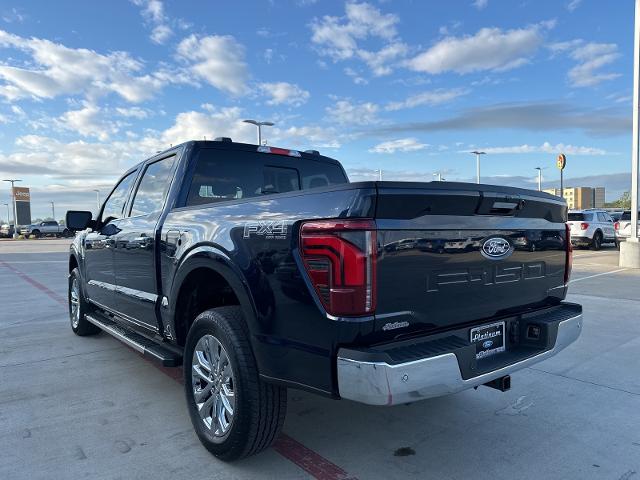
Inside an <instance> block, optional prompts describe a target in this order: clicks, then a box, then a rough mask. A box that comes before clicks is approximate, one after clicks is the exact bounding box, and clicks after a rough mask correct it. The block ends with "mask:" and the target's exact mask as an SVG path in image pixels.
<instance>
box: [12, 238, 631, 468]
mask: <svg viewBox="0 0 640 480" xmlns="http://www.w3.org/2000/svg"><path fill="white" fill-rule="evenodd" d="M68 244H69V240H38V241H0V292H2V294H1V296H0V298H1V299H2V302H1V304H0V338H1V339H2V340H1V341H0V445H2V448H0V478H3V479H18V478H29V479H36V478H47V479H52V478H80V477H90V478H154V479H163V478H172V479H173V478H188V477H189V476H191V475H194V476H197V477H198V478H213V479H217V478H220V479H223V478H224V479H228V478H238V479H241V478H278V479H297V478H317V479H322V480H334V479H336V480H338V479H342V480H344V479H347V478H351V479H353V478H358V479H370V478H371V479H377V478H380V479H393V478H402V479H405V478H416V479H418V478H419V479H425V478H434V479H470V478H474V479H475V478H493V479H503V478H504V479H514V478H518V479H541V478H545V479H551V478H554V479H555V478H557V479H567V478H580V479H585V478H594V479H602V478H607V479H621V480H626V479H630V478H640V413H639V412H640V313H639V312H640V272H638V271H633V270H626V269H620V268H619V267H618V252H617V251H616V250H615V249H613V248H605V249H603V250H601V251H599V252H593V251H589V250H576V251H575V255H574V259H575V260H574V267H573V276H572V283H571V288H570V295H569V298H568V300H571V301H575V302H578V303H581V304H582V305H583V306H584V331H583V335H582V337H581V338H580V339H579V340H578V341H577V342H576V343H574V344H573V345H571V346H570V347H569V348H568V349H567V350H565V351H564V352H562V353H560V354H559V355H558V356H556V357H554V358H551V359H549V360H547V361H544V362H543V363H540V364H537V365H536V366H534V367H533V368H528V369H526V370H523V371H521V372H519V373H516V374H515V375H513V378H512V389H511V390H510V391H509V392H506V393H501V392H498V391H497V390H492V389H489V388H484V387H481V388H479V389H478V390H468V391H465V392H461V393H459V394H456V395H453V396H449V397H444V398H436V399H431V400H426V401H423V402H419V403H415V404H411V405H406V406H398V407H393V408H380V407H370V406H364V405H359V404H356V403H351V402H348V401H333V400H328V399H324V398H320V397H316V396H314V395H311V394H308V393H303V392H298V391H293V390H291V391H289V412H288V416H287V420H286V423H285V426H284V434H283V435H282V437H281V438H280V439H279V440H278V441H277V443H276V445H275V447H273V448H271V449H269V450H268V451H266V452H264V453H262V454H260V455H258V456H255V457H252V458H249V459H248V460H245V461H242V462H238V463H235V464H225V463H222V462H220V461H218V460H216V459H215V458H214V457H212V456H211V455H210V454H209V453H208V452H207V451H206V450H205V449H204V448H203V447H202V446H201V445H200V443H199V441H198V439H197V437H196V435H195V433H194V432H193V429H192V427H191V423H190V421H189V417H188V414H187V410H186V408H185V405H184V398H183V389H182V385H181V383H180V369H160V368H158V367H157V366H156V365H155V364H153V363H150V362H148V361H146V360H144V359H142V358H141V357H140V356H139V355H138V354H137V353H135V352H134V351H132V350H131V349H129V348H127V347H126V346H124V345H123V344H121V343H120V342H118V341H117V340H115V339H113V338H111V337H110V336H109V335H106V334H101V335H98V336H96V337H85V338H80V337H76V336H75V335H73V333H72V332H71V329H70V328H69V322H68V317H67V305H66V292H67V251H68Z"/></svg>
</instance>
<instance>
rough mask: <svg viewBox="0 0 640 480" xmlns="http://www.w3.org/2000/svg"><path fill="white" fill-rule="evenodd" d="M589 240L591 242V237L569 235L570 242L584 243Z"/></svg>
mask: <svg viewBox="0 0 640 480" xmlns="http://www.w3.org/2000/svg"><path fill="white" fill-rule="evenodd" d="M591 242H593V239H592V238H591V237H578V236H574V235H571V243H572V244H574V245H575V244H585V243H588V244H590V243H591Z"/></svg>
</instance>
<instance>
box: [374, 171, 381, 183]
mask: <svg viewBox="0 0 640 480" xmlns="http://www.w3.org/2000/svg"><path fill="white" fill-rule="evenodd" d="M375 171H376V172H378V181H379V182H381V181H382V169H381V168H376V170H375Z"/></svg>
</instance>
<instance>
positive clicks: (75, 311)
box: [69, 268, 100, 337]
mask: <svg viewBox="0 0 640 480" xmlns="http://www.w3.org/2000/svg"><path fill="white" fill-rule="evenodd" d="M80 281H81V278H80V272H79V271H78V269H77V268H74V269H73V271H72V272H71V275H69V321H70V322H71V330H73V333H75V334H76V335H78V336H80V337H85V336H88V335H95V334H96V333H99V332H100V329H99V328H98V327H96V326H95V325H94V324H93V323H91V322H89V321H88V320H87V319H86V318H85V313H88V312H89V304H88V303H87V301H86V300H85V299H84V295H83V294H82V288H81V287H80Z"/></svg>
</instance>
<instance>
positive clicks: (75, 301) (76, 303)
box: [69, 277, 80, 328]
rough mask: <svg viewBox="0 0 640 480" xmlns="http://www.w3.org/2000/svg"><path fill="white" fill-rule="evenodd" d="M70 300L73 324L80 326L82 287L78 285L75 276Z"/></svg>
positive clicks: (75, 326)
mask: <svg viewBox="0 0 640 480" xmlns="http://www.w3.org/2000/svg"><path fill="white" fill-rule="evenodd" d="M69 302H70V303H71V325H72V326H73V328H78V324H79V323H80V287H79V286H78V279H77V278H75V277H74V279H73V281H72V282H71V292H70V295H69Z"/></svg>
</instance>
